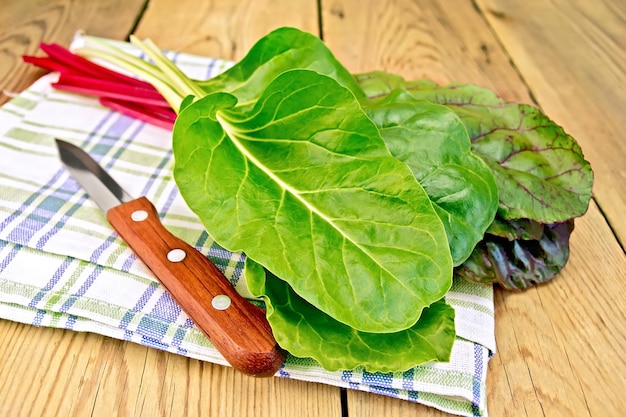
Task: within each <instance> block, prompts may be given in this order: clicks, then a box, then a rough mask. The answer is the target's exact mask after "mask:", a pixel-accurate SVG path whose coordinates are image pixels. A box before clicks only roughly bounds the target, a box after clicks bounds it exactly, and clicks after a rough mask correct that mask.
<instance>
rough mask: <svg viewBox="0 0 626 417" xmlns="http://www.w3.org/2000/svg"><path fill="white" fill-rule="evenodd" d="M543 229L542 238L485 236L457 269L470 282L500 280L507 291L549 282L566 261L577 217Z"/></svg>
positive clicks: (458, 273) (493, 281)
mask: <svg viewBox="0 0 626 417" xmlns="http://www.w3.org/2000/svg"><path fill="white" fill-rule="evenodd" d="M543 230H544V231H543V234H542V236H541V238H540V239H539V240H522V239H517V240H508V239H507V238H502V237H498V236H493V235H486V236H485V239H484V240H483V241H482V242H481V243H480V244H478V246H476V248H475V249H474V252H473V253H472V255H471V256H470V258H469V259H468V260H467V261H466V262H465V263H464V264H463V265H461V266H459V267H457V268H456V269H455V271H454V272H455V274H456V275H458V276H460V277H462V278H465V279H467V280H468V281H473V282H481V283H498V284H500V285H501V286H502V287H504V288H506V289H508V290H521V289H525V288H528V287H530V286H533V285H535V284H541V283H544V282H547V281H549V280H551V279H552V278H554V276H555V275H556V274H557V273H558V272H559V271H560V270H561V269H562V268H563V267H564V266H565V264H566V262H567V258H568V257H569V237H570V235H571V234H572V231H573V230H574V220H573V219H570V220H568V221H566V222H563V223H555V224H548V225H545V226H544V229H543Z"/></svg>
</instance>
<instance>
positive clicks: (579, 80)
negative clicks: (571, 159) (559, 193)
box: [477, 0, 626, 247]
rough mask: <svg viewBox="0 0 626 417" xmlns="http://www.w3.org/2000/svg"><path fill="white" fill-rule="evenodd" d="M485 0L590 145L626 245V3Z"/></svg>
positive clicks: (513, 53)
mask: <svg viewBox="0 0 626 417" xmlns="http://www.w3.org/2000/svg"><path fill="white" fill-rule="evenodd" d="M477 4H478V5H479V7H480V9H481V11H482V12H483V14H484V16H485V18H486V19H487V20H488V22H489V24H490V25H492V26H493V28H494V30H495V32H496V33H497V36H498V37H499V39H500V40H501V41H502V43H503V44H504V45H505V46H506V50H507V53H508V54H509V55H510V57H511V59H512V60H513V62H514V63H515V65H516V67H517V68H518V70H519V71H520V73H522V74H523V76H524V80H525V82H526V83H527V84H528V86H529V88H530V89H531V90H532V92H533V94H534V96H535V98H536V99H537V101H538V102H539V104H540V105H541V107H542V108H543V110H544V111H545V112H546V113H547V114H549V115H550V117H552V118H553V119H554V120H555V121H556V122H557V123H559V124H561V125H562V126H563V127H564V128H565V130H566V131H567V132H568V133H570V134H571V135H572V136H574V137H575V138H576V139H577V140H578V142H579V143H580V145H581V146H582V148H583V151H584V152H585V157H586V158H587V159H588V160H589V161H590V162H591V165H592V168H593V170H594V174H595V183H594V195H595V197H596V200H597V202H598V205H599V206H600V207H601V208H602V211H603V212H604V213H605V216H606V217H607V219H608V220H609V223H610V224H611V226H612V228H613V229H614V231H615V233H616V235H617V237H618V239H619V240H620V242H621V244H622V247H624V246H626V215H624V208H625V207H626V163H625V162H626V141H624V139H623V136H624V131H625V130H626V3H625V2H624V1H621V0H600V1H592V2H590V1H587V0H568V1H543V0H533V1H528V0H478V1H477Z"/></svg>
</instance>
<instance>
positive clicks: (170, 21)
mask: <svg viewBox="0 0 626 417" xmlns="http://www.w3.org/2000/svg"><path fill="white" fill-rule="evenodd" d="M174 3H175V7H173V4H174ZM189 10H194V13H191V14H190V13H189ZM281 26H292V27H296V28H299V29H302V30H306V31H308V32H311V33H314V34H318V33H319V28H318V13H317V1H315V0H298V1H293V0H274V1H272V0H258V1H257V0H241V1H232V0H215V1H202V2H198V1H195V0H176V1H175V2H173V1H171V0H152V1H150V3H149V5H148V8H147V10H146V13H145V15H144V17H143V19H142V20H141V22H140V24H139V26H138V27H137V31H136V32H135V34H136V35H137V36H138V37H140V38H150V39H152V40H153V41H154V42H156V44H157V45H159V46H160V47H161V48H164V49H174V50H177V51H182V52H189V53H194V54H199V55H206V56H211V57H214V58H222V59H228V60H238V59H241V58H242V57H243V56H244V55H245V54H246V53H247V52H248V50H249V49H250V48H251V47H252V45H253V44H254V43H255V42H256V41H257V40H258V39H259V38H260V37H262V36H264V35H266V34H267V33H269V32H270V31H272V30H274V29H277V28H279V27H281Z"/></svg>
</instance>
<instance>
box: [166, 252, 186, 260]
mask: <svg viewBox="0 0 626 417" xmlns="http://www.w3.org/2000/svg"><path fill="white" fill-rule="evenodd" d="M185 256H187V254H186V253H185V251H184V250H182V249H172V250H171V251H169V252H168V253H167V259H168V260H169V261H170V262H180V261H182V260H183V259H185Z"/></svg>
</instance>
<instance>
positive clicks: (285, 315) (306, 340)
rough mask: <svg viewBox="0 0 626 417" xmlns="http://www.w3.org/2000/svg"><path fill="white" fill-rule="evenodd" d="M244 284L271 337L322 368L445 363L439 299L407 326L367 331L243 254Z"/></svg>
mask: <svg viewBox="0 0 626 417" xmlns="http://www.w3.org/2000/svg"><path fill="white" fill-rule="evenodd" d="M245 277H246V283H247V284H248V288H249V289H250V292H251V293H252V294H253V295H255V296H258V297H263V298H264V300H265V305H266V307H267V318H268V321H269V323H270V325H271V327H272V330H273V332H274V335H275V337H276V341H277V342H278V344H279V345H280V346H281V347H282V348H284V349H286V350H287V351H288V352H289V353H291V354H292V355H294V356H298V357H311V358H313V359H315V360H317V361H318V362H319V363H320V365H322V367H323V368H324V369H326V370H329V371H337V370H340V369H354V368H356V367H359V366H362V367H363V368H365V369H366V370H367V371H369V372H402V371H406V370H408V369H410V368H413V367H415V366H417V365H420V364H423V363H426V362H430V361H449V360H450V352H451V350H452V345H453V343H454V338H455V327H454V309H453V308H452V307H450V306H449V305H448V304H446V303H445V301H443V300H439V301H437V302H435V303H433V304H432V305H431V306H430V307H427V308H425V309H424V311H423V312H422V315H421V317H420V319H419V321H418V322H417V323H416V324H415V325H413V326H412V327H410V328H409V329H406V330H402V331H399V332H394V333H367V332H361V331H358V330H356V329H353V328H351V327H350V326H346V325H345V324H343V323H341V322H339V321H337V320H334V319H333V318H332V317H330V316H329V315H327V314H324V313H323V312H322V311H320V310H318V309H317V308H315V307H314V306H313V305H311V304H310V303H308V302H306V301H305V300H304V299H303V298H302V297H300V296H298V294H296V293H295V292H294V291H293V290H292V289H291V287H290V286H289V285H288V284H287V283H286V282H284V281H282V280H281V279H279V278H277V277H276V276H275V275H273V274H272V273H270V272H267V274H266V271H265V270H264V269H263V267H262V266H260V265H259V264H257V263H256V262H254V261H252V260H251V259H250V258H249V257H248V258H246V265H245Z"/></svg>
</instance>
